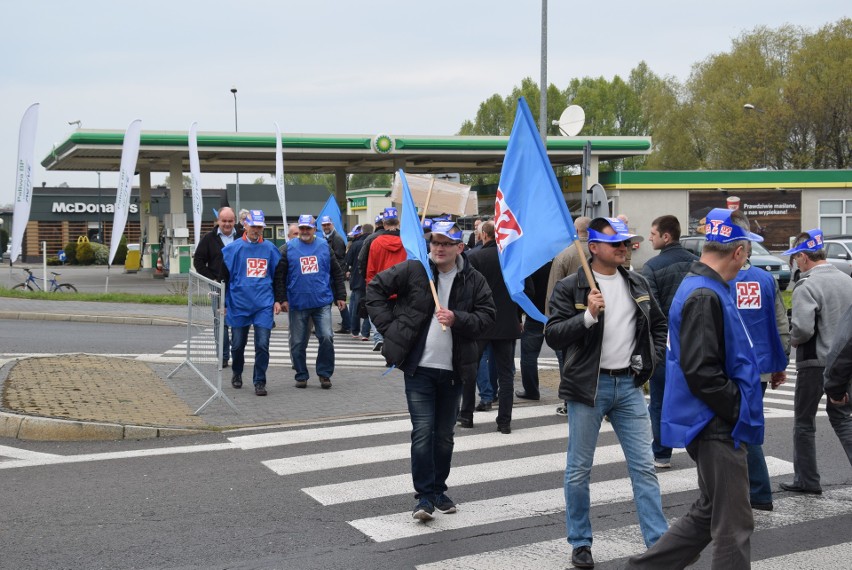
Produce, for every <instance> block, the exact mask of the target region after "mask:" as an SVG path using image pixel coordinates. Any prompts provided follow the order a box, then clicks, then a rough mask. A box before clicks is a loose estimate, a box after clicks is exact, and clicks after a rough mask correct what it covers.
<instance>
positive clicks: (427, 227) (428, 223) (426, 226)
mask: <svg viewBox="0 0 852 570" xmlns="http://www.w3.org/2000/svg"><path fill="white" fill-rule="evenodd" d="M433 223H434V222H433V221H432V220H430V219H429V218H424V219H423V222H422V223H421V224H420V225H421V226H422V227H423V231H424V232H431V231H432V224H433Z"/></svg>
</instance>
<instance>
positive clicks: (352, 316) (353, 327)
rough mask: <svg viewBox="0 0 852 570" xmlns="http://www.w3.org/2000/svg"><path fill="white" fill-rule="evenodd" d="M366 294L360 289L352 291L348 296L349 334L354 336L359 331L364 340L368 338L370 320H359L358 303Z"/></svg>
mask: <svg viewBox="0 0 852 570" xmlns="http://www.w3.org/2000/svg"><path fill="white" fill-rule="evenodd" d="M366 294H367V292H366V291H362V290H361V289H353V290H352V292H351V293H350V294H349V332H350V333H352V334H353V335H356V334H358V332H359V331H360V333H361V336H362V337H364V338H368V337H369V336H370V320H369V319H361V317H359V316H358V303H360V302H361V299H363V298H364V295H366Z"/></svg>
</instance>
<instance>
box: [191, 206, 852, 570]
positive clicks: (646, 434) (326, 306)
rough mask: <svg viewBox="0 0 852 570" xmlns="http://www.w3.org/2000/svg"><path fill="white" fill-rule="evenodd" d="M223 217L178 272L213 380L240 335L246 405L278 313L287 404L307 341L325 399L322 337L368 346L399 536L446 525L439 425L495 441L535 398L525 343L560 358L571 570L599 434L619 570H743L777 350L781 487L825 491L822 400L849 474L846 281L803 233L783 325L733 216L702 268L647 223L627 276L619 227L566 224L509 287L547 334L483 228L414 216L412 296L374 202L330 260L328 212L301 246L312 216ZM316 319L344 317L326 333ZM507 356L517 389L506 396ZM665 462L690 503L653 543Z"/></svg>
mask: <svg viewBox="0 0 852 570" xmlns="http://www.w3.org/2000/svg"><path fill="white" fill-rule="evenodd" d="M241 218H242V219H243V221H242V224H241V226H242V227H241V228H239V227H238V226H237V225H236V224H235V216H234V212H233V211H232V210H231V209H230V208H222V209H221V210H220V211H219V218H218V219H219V223H218V227H217V228H215V229H214V230H213V231H212V232H210V233H209V234H207V235H205V236H204V238H203V239H202V240H201V242H200V243H199V246H198V248H197V249H196V254H195V267H196V270H197V271H198V272H199V273H201V274H202V275H204V276H205V277H208V278H210V279H217V280H220V281H222V282H223V283H225V286H226V296H225V303H224V307H219V306H215V307H214V312H215V315H214V316H215V318H216V319H219V318H221V317H222V315H224V318H225V324H226V325H227V327H226V328H225V338H224V339H222V342H221V344H222V360H223V361H222V364H223V367H227V366H228V364H229V360H230V361H231V362H230V365H231V370H232V380H231V384H232V387H233V388H234V389H239V388H241V387H242V375H243V371H244V363H245V357H244V352H245V346H246V340H247V337H248V330H249V327H251V326H253V327H254V331H255V334H254V343H255V347H254V348H255V364H254V370H253V373H252V381H253V384H254V388H255V393H256V394H257V395H258V396H265V395H266V394H267V391H266V372H267V367H268V362H269V338H270V333H271V331H272V328H273V327H274V316H275V315H277V314H279V313H280V312H282V311H283V312H286V313H287V314H288V322H289V344H290V353H291V360H292V364H293V369H294V370H295V378H294V380H295V384H294V385H295V387H296V388H306V387H307V384H308V380H309V378H310V373H309V370H308V365H307V362H306V346H307V342H308V337H309V335H310V334H311V332H312V331H313V334H315V336H316V337H317V340H318V342H319V350H318V353H317V358H316V362H315V370H316V375H317V377H318V379H319V384H320V387H321V388H323V389H330V388H331V387H332V382H331V377H332V375H333V373H334V360H335V357H334V340H333V339H334V335H335V334H348V335H351V336H352V337H353V338H354V339H356V340H359V341H364V342H372V343H373V350H375V351H377V352H381V354H382V355H383V356H384V358H385V360H386V362H387V365H388V366H389V367H396V368H398V369H399V370H400V371H401V372H402V373H403V379H404V386H405V395H406V401H407V405H408V411H409V414H410V416H411V423H412V434H411V470H412V480H413V487H414V491H415V500H416V505H415V508H414V510H413V517H414V518H415V519H417V520H420V521H429V520H431V519H433V518H434V516H435V511H436V510H437V511H438V512H440V513H443V514H451V513H454V512H456V510H457V506H456V503H455V501H454V500H453V499H452V498H450V496H449V495H448V494H447V491H448V488H447V484H446V482H447V478H448V476H449V474H450V469H451V463H452V453H453V446H454V432H455V428H456V427H457V426H458V427H460V428H472V427H473V426H474V417H475V412H477V411H480V412H481V411H487V410H491V409H492V408H493V407H494V405H495V403H496V407H497V415H496V429H497V431H498V432H500V433H502V434H506V435H509V434H511V433H512V429H511V420H512V407H513V402H514V399H515V398H519V399H524V400H539V399H540V398H541V390H540V386H539V378H538V358H539V354H540V352H541V348H542V344H543V343H544V342H547V344H548V345H549V346H550V347H551V348H552V349H553V350H554V351H555V353H556V356H557V359H558V362H559V369H560V377H559V388H558V396H559V399H560V400H561V401H562V402H563V403H562V405H560V406H559V407H558V408H557V414H560V415H564V416H567V424H568V433H569V437H568V442H567V461H566V470H565V479H564V489H565V501H566V534H567V540H568V542H569V543H570V545H571V547H572V552H571V562H572V564H573V565H574V566H575V567H577V568H593V567H594V558H593V556H592V545H593V533H592V525H591V520H590V516H589V511H590V505H591V500H590V491H589V485H590V480H591V471H592V466H593V460H594V455H595V450H596V447H597V442H598V436H599V433H600V430H601V426H602V425H603V422H609V423H611V425H612V428H613V430H614V432H615V433H616V435H617V437H618V441H619V443H620V446H621V448H622V450H623V452H624V456H625V459H626V464H627V470H628V472H629V475H630V481H631V484H632V489H633V499H634V503H635V508H636V514H637V518H638V521H639V528H640V530H641V534H642V538H643V539H644V542H645V545H646V547H647V550H646V551H645V552H644V553H642V554H639V555H636V556H633V557H631V558H630V559H629V560H628V561H627V568H684V567H686V566H688V565H690V564H692V563H693V562H695V560H697V559H698V557H699V556H700V553H701V552H702V551H703V550H704V548H705V547H706V546H707V545H708V544H710V543H711V541H712V543H713V552H712V567H713V568H722V567H724V568H748V567H749V566H750V540H751V535H752V533H753V530H754V519H753V515H752V510H753V509H758V510H772V509H773V508H774V507H773V490H772V488H771V485H770V480H769V472H768V469H767V466H766V460H765V458H764V455H763V450H762V443H763V437H764V417H763V395H764V393H765V391H766V389H767V386H769V387H771V388H772V389H775V388H777V387H778V386H779V385H781V384H783V383H784V382H785V381H786V372H785V371H786V369H787V365H788V362H789V354H790V351H791V349H795V362H796V370H797V380H796V386H795V398H794V408H795V411H794V414H795V420H794V433H793V438H792V439H793V457H794V461H793V463H794V477H793V480H792V481H791V482H785V483H781V484H780V490H782V491H786V492H793V493H803V494H820V493H821V492H822V487H821V485H820V477H819V472H818V468H817V456H818V453H817V450H816V444H815V429H816V427H815V426H816V423H815V416H816V412H817V409H818V404H819V402H820V399H821V397H822V395H823V394H824V393H825V394H827V395H828V404H827V406H826V410H827V413H828V417H829V420H830V423H831V426H832V428H833V429H834V431H835V433H836V434H837V437H838V438H839V439H840V441H841V444H842V446H843V449H844V451H845V453H846V455H847V457H848V459H849V462H850V465H852V404H850V397H852V387H850V378H852V324H850V323H852V283H850V282H849V279H848V277H847V276H845V275H843V274H842V273H841V272H840V271H839V270H837V269H836V268H835V267H834V266H833V265H831V264H828V263H827V262H826V261H825V249H824V247H823V236H822V232H821V231H820V230H818V229H815V230H810V231H808V232H804V233H802V234H800V235H799V236H797V237H796V239H795V241H794V245H793V247H792V248H791V249H790V250H789V251H787V252H785V254H786V255H790V258H791V261H792V260H795V261H796V263H797V264H798V267H799V268H800V269H801V271H802V275H801V278H800V280H799V281H798V282H797V283H796V285H795V287H794V289H793V292H792V312H791V317H790V318H788V313H787V310H786V307H785V305H784V302H783V300H782V296H781V292H780V290H779V289H778V285H777V283H776V281H775V280H774V279H773V278H772V276H771V275H770V274H769V273H767V272H765V271H763V270H761V269H759V268H756V267H752V266H751V265H750V264H749V263H748V259H749V255H750V253H751V243H752V242H755V241H758V242H759V241H762V240H763V238H762V237H761V236H760V235H757V234H754V233H752V232H751V231H750V224H749V221H748V219H747V218H746V216H745V215H744V214H743V212H742V211H740V210H729V209H715V210H712V211H711V212H709V213H708V214H707V216H706V219H705V220H704V226H703V229H704V235H705V243H704V245H703V248H702V249H701V256H700V258H699V257H696V256H695V255H693V254H692V253H690V252H688V251H686V250H685V249H684V248H683V247H681V245H680V235H681V226H680V222H679V220H678V219H677V217H675V216H672V215H663V216H660V217H658V218H656V219H655V220H654V221H653V222H652V223H651V227H650V228H649V233H648V241H649V242H650V245H651V247H652V248H653V249H654V250H656V251H659V254H658V255H656V256H655V257H653V258H652V259H650V260H649V261H648V262H647V263H645V264H644V266H643V267H642V269H641V271H633V269H632V266H631V264H630V252H631V251H632V249H633V248H634V247H635V246H637V244H638V243H639V242H641V241H643V237H642V236H639V235H637V234H634V233H631V231H630V229H629V227H628V223H627V219H626V217H624V216H619V217H617V218H595V219H589V218H584V217H581V218H577V219H576V220H575V229H576V230H577V234H578V236H579V238H580V239H579V241H578V242H575V244H572V245H570V246H569V247H568V248H566V249H565V250H564V251H563V252H561V253H560V254H559V255H558V256H557V257H556V258H554V259H553V260H552V261H551V262H550V263H548V264H546V265H544V266H543V267H541V268H540V269H539V270H537V271H536V272H535V273H534V274H533V275H531V276H530V277H529V278H528V279H527V283H526V289H525V293H526V294H527V295H528V296H529V298H530V299H531V300H532V301H533V303H534V304H535V306H536V307H537V308H538V309H539V310H540V311H542V313H543V314H544V315H546V317H547V322H546V323H544V322H540V321H538V320H535V319H533V318H530V317H528V316H525V315H524V314H523V312H522V311H521V309H520V307H519V306H518V305H517V304H516V303H515V302H514V301H513V300H512V298H511V296H510V295H509V292H508V290H507V288H506V285H505V283H504V280H503V276H502V271H501V265H500V254H499V252H498V247H497V243H496V241H495V232H496V231H497V230H498V228H496V227H495V222H494V221H493V220H491V219H490V218H487V217H486V218H482V219H479V220H476V222H475V229H474V232H473V233H472V234H471V236H470V239H469V240H468V241H467V242H466V243H465V242H464V241H463V233H462V230H461V229H460V227H459V226H458V224H457V223H456V222H455V221H453V220H452V219H450V218H449V217H440V218H436V219H433V220H424V223H423V228H422V229H423V235H424V239H425V240H426V241H427V243H428V251H429V259H428V261H427V263H428V269H430V270H431V274H432V276H433V279H432V280H431V281H430V279H429V274H428V273H427V267H426V266H424V264H423V262H422V260H410V259H408V255H407V253H406V249H405V247H404V245H403V240H402V237H401V234H400V219H399V213H398V211H397V209H396V208H393V207H391V208H386V209H385V210H384V211H383V212H382V213H381V214H380V215H379V216H377V217H376V219H375V223H374V225H371V224H363V225H360V226H356V227H354V228H352V230H351V231H350V232H349V233H348V234H347V235H348V237H349V244H348V248H347V247H346V245H345V244H344V240H343V239H342V238H341V236H340V234H339V233H338V229H337V228H335V227H334V224H333V222H332V220H331V219H329V218H328V217H325V218H323V219H322V220H320V224H319V225H320V226H321V228H322V231H321V233H318V232H317V220H315V219H314V218H313V217H312V216H311V215H309V214H304V215H301V216H300V217H299V221H298V223H296V224H292V225H291V226H290V227H289V228H288V241H287V242H286V243H285V244H284V245H282V246H281V247H280V248H276V247H275V246H274V245H272V244H270V243H268V242H266V241H264V240H263V237H262V230H263V227H265V221H264V214H263V212H262V211H259V210H251V211H247V212H246V215H245V216H244V217H243V216H241ZM341 230H342V228H341ZM584 264H587V265H588V267H583V265H584ZM346 281H348V285H349V294H348V301H349V303H348V304H347V291H346V284H345V282H346ZM332 305H337V307H338V309H339V311H340V317H341V325H340V328H339V329H338V330H336V331H333V330H332V328H333V327H332V316H331V306H332ZM519 339H520V341H521V342H520V369H521V370H520V372H521V374H520V376H521V387H522V389H519V390H517V391H515V384H514V379H515V376H516V370H515V353H516V345H517V342H518V340H519ZM217 340H219V339H218V338H217ZM477 392H478V393H479V402H478V403H477V402H476V394H477ZM646 394H647V395H648V397H649V398H648V400H649V402H648V403H646ZM673 448H685V449H686V451H687V453H688V455H689V457H690V458H691V459H692V460H693V461H694V462H695V465H696V467H697V475H698V497H697V499H696V500H695V502H694V503H693V504H692V505H691V506H690V507H689V510H688V512H686V513H679V515H680V516H679V518H678V519H677V521H676V522H675V523H674V524H672V525H671V526H669V524H668V522H667V520H666V517H665V515H664V514H663V509H662V501H661V491H660V485H659V482H658V479H657V471H658V470H663V469H670V468H671V465H672V464H671V458H672V449H673Z"/></svg>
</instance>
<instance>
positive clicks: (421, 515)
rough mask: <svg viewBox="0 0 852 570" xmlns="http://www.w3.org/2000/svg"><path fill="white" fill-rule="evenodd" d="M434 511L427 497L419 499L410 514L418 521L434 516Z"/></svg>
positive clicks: (424, 520)
mask: <svg viewBox="0 0 852 570" xmlns="http://www.w3.org/2000/svg"><path fill="white" fill-rule="evenodd" d="M434 512H435V507H433V506H432V503H430V502H429V501H428V500H427V499H420V501H419V502H418V503H417V506H415V507H414V512H413V513H411V515H412V516H413V517H414V518H416V519H417V520H419V521H423V522H426V521H430V520H432V519H434V518H435V517H434V516H433V515H432V513H434Z"/></svg>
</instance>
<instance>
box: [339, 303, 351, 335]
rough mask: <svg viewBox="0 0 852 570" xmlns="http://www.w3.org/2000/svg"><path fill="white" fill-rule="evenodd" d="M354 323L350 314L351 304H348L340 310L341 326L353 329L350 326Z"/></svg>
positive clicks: (348, 329)
mask: <svg viewBox="0 0 852 570" xmlns="http://www.w3.org/2000/svg"><path fill="white" fill-rule="evenodd" d="M351 325H352V315H350V314H349V306H348V305H346V306H344V307H343V310H342V311H340V328H341V329H342V330H344V331H350V332H351V331H352V329H351V328H350V327H351Z"/></svg>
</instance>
